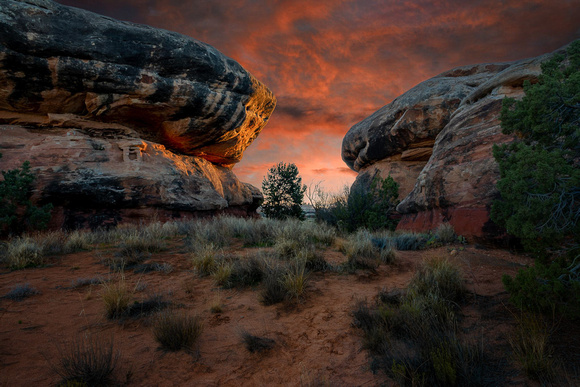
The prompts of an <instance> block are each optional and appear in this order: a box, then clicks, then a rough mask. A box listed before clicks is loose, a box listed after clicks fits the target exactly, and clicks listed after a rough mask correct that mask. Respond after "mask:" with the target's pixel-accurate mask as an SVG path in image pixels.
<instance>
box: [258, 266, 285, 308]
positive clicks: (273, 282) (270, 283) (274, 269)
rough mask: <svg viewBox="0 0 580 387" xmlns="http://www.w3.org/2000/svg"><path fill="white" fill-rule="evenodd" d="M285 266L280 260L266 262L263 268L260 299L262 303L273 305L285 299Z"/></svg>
mask: <svg viewBox="0 0 580 387" xmlns="http://www.w3.org/2000/svg"><path fill="white" fill-rule="evenodd" d="M286 270H287V268H286V266H285V265H283V264H282V263H280V262H268V264H267V265H266V266H265V269H264V278H263V280H262V289H261V291H260V301H261V302H262V303H263V304H264V305H274V304H277V303H279V302H282V301H284V300H285V299H286V289H285V287H284V284H283V279H284V275H285V274H286Z"/></svg>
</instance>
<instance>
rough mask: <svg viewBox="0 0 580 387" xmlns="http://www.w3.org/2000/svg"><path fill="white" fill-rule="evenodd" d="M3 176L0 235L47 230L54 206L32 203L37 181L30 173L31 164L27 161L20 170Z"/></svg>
mask: <svg viewBox="0 0 580 387" xmlns="http://www.w3.org/2000/svg"><path fill="white" fill-rule="evenodd" d="M1 157H2V154H1V153H0V158H1ZM2 176H3V177H4V180H2V181H0V233H11V234H20V233H22V232H24V231H30V230H40V229H44V228H46V225H47V224H48V221H49V220H50V216H51V215H50V211H51V210H52V208H53V206H52V204H46V205H44V206H42V207H36V206H35V205H33V204H32V202H31V201H30V197H31V196H32V184H33V182H34V180H35V176H34V175H33V174H32V172H31V171H30V162H28V161H25V162H24V163H23V164H22V167H20V168H16V169H12V170H9V171H2Z"/></svg>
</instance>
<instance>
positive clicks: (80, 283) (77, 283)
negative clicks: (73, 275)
mask: <svg viewBox="0 0 580 387" xmlns="http://www.w3.org/2000/svg"><path fill="white" fill-rule="evenodd" d="M103 282H105V280H104V279H103V277H90V278H77V279H75V280H72V281H71V285H70V287H71V288H73V289H78V288H83V287H85V286H92V285H100V284H102V283H103Z"/></svg>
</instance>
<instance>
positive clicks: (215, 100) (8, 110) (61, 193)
mask: <svg viewBox="0 0 580 387" xmlns="http://www.w3.org/2000/svg"><path fill="white" fill-rule="evenodd" d="M275 104H276V100H275V98H274V96H273V94H272V93H271V92H270V90H268V88H267V87H266V86H264V85H263V84H262V83H260V82H259V81H258V80H257V79H255V78H254V77H253V76H252V75H251V74H250V73H248V72H247V71H246V70H244V69H243V68H242V66H241V65H240V64H238V63H237V62H235V61H234V60H232V59H230V58H227V57H226V56H224V55H223V54H221V53H220V52H219V51H217V50H216V49H215V48H213V47H211V46H209V45H207V44H204V43H202V42H199V41H197V40H195V39H192V38H189V37H186V36H183V35H180V34H177V33H174V32H169V31H165V30H160V29H155V28H151V27H148V26H144V25H137V24H133V23H127V22H120V21H117V20H114V19H111V18H108V17H104V16H101V15H97V14H94V13H91V12H87V11H84V10H81V9H77V8H72V7H66V6H62V5H59V4H57V3H55V2H52V1H49V0H27V1H9V0H0V153H2V155H3V157H2V159H1V161H0V163H1V164H0V169H2V170H7V169H11V168H16V167H18V166H20V165H21V164H22V162H24V161H25V160H30V162H31V166H32V167H33V170H34V171H35V172H36V175H37V179H36V182H35V184H36V186H35V191H34V192H35V193H34V198H35V200H37V201H38V202H39V203H53V204H54V205H55V206H56V208H55V214H60V215H59V217H60V220H59V222H60V225H62V224H65V225H68V226H70V227H79V226H80V227H83V226H86V225H87V224H88V223H90V222H93V223H95V224H91V226H94V227H98V226H99V223H100V224H107V223H118V222H120V221H124V220H125V218H127V217H132V218H135V219H137V221H138V219H139V218H140V217H143V216H150V215H151V214H152V212H154V213H155V216H158V217H159V218H164V217H174V216H181V215H183V213H197V212H204V213H217V212H238V213H241V214H245V215H248V214H250V215H251V214H255V210H256V208H257V206H258V205H259V204H260V202H261V199H262V196H261V193H260V192H259V190H258V189H257V188H255V187H252V186H249V185H247V184H244V183H242V182H240V181H238V180H237V178H236V176H235V175H234V174H233V173H232V171H231V168H232V166H233V165H235V163H237V162H239V161H240V160H241V159H242V156H243V153H244V150H245V149H246V148H247V147H248V146H249V145H250V144H251V143H252V141H253V140H254V139H255V138H256V137H257V136H258V134H259V133H260V131H261V130H262V128H263V127H264V125H266V123H267V121H268V118H269V117H270V115H271V114H272V112H273V110H274V107H275ZM96 214H98V216H97V215H96ZM56 226H58V224H56Z"/></svg>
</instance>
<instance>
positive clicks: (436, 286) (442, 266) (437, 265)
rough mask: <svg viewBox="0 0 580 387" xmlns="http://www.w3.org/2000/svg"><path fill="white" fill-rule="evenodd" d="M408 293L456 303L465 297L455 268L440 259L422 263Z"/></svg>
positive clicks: (461, 280) (462, 285) (460, 279)
mask: <svg viewBox="0 0 580 387" xmlns="http://www.w3.org/2000/svg"><path fill="white" fill-rule="evenodd" d="M409 291H410V292H414V293H416V294H419V295H429V294H434V295H437V296H438V297H441V298H443V299H446V300H450V301H453V302H457V301H460V300H461V299H463V297H464V296H465V285H464V283H463V279H462V276H461V272H460V271H459V269H458V268H457V266H456V265H454V264H453V263H452V262H451V261H450V260H449V259H447V258H443V257H442V258H434V259H431V260H428V261H424V262H423V264H422V265H421V266H420V268H419V270H418V271H417V272H416V273H415V275H414V276H413V278H412V279H411V283H410V284H409Z"/></svg>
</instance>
